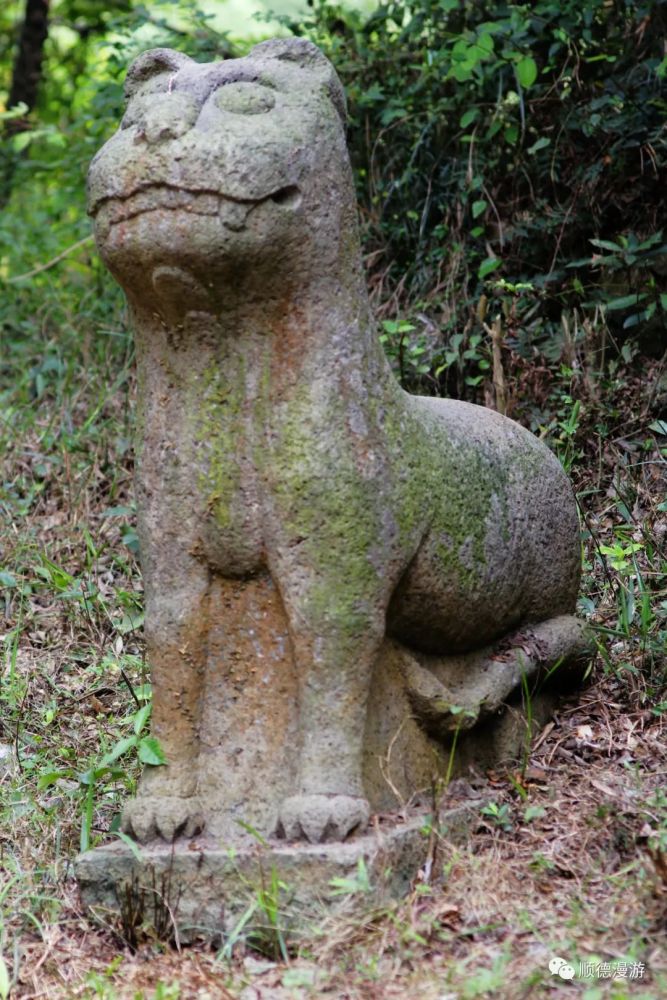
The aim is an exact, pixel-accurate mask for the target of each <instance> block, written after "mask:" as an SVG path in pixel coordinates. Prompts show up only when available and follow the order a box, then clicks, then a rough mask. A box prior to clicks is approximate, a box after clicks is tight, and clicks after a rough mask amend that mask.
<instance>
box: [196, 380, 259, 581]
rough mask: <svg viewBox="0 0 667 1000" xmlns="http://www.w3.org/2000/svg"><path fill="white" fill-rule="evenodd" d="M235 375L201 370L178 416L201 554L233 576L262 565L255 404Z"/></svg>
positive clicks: (252, 391) (251, 390)
mask: <svg viewBox="0 0 667 1000" xmlns="http://www.w3.org/2000/svg"><path fill="white" fill-rule="evenodd" d="M235 375H236V377H235V378H234V377H233V376H232V375H231V374H230V372H229V370H228V369H227V370H225V369H224V368H222V367H220V366H217V367H216V368H215V369H214V370H211V371H210V372H208V373H207V372H205V373H204V375H203V376H202V377H201V378H200V379H199V384H198V387H197V389H198V391H197V393H196V396H195V398H191V399H190V401H189V403H188V404H187V410H186V413H185V414H184V416H185V420H186V424H187V427H188V439H189V440H188V450H189V451H190V454H191V455H192V457H193V461H192V463H190V468H191V469H194V470H196V473H195V474H196V476H197V479H198V511H199V519H200V538H201V542H202V544H203V548H204V554H205V556H206V558H207V560H208V562H209V563H210V565H211V566H212V567H213V568H214V569H217V570H218V571H219V572H221V573H223V574H230V575H233V576H237V575H245V574H248V573H252V572H255V571H257V570H259V569H261V568H262V566H263V565H264V537H263V531H262V499H261V486H260V473H259V467H260V464H261V462H260V460H261V456H260V455H259V454H258V449H259V447H260V441H261V437H262V424H263V421H262V414H261V412H258V411H260V410H261V407H260V405H259V400H258V397H257V393H256V391H255V386H254V385H253V384H252V382H251V384H250V385H248V382H249V381H251V380H249V379H248V377H247V374H246V373H245V372H243V371H238V370H237V371H236V372H235Z"/></svg>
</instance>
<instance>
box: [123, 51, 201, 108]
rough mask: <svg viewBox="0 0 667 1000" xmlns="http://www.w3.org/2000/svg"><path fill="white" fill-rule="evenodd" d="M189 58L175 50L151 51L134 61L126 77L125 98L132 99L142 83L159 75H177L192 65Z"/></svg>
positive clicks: (143, 53)
mask: <svg viewBox="0 0 667 1000" xmlns="http://www.w3.org/2000/svg"><path fill="white" fill-rule="evenodd" d="M191 62H192V59H190V57H189V56H186V55H183V53H182V52H175V51H174V50H173V49H149V50H148V51H147V52H142V53H141V55H138V56H137V58H136V59H135V60H134V62H133V63H132V65H131V66H130V68H129V69H128V71H127V76H126V77H125V97H127V98H130V97H132V95H133V94H134V93H136V91H137V90H138V89H139V87H140V86H141V84H142V83H145V82H146V80H150V78H151V77H152V76H157V75H158V74H159V73H177V72H178V70H179V69H180V68H181V67H182V66H186V65H187V64H188V63H191Z"/></svg>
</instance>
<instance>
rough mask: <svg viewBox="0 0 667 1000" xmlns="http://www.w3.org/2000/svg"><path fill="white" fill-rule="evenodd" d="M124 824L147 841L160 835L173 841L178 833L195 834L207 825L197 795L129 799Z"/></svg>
mask: <svg viewBox="0 0 667 1000" xmlns="http://www.w3.org/2000/svg"><path fill="white" fill-rule="evenodd" d="M120 827H121V830H122V831H123V832H124V833H128V834H130V836H133V837H134V838H135V839H136V840H138V841H139V842H140V843H142V844H144V843H146V842H147V841H149V840H156V839H159V838H161V839H162V840H166V841H172V840H175V839H176V837H195V836H197V834H199V833H201V831H202V830H203V828H204V818H203V813H202V808H201V804H200V802H199V800H198V799H197V798H196V797H195V796H190V797H187V798H180V797H179V796H176V795H165V796H159V797H158V796H152V795H148V796H140V797H139V798H137V799H132V801H131V802H128V803H127V805H126V806H125V808H124V809H123V815H122V817H121V821H120Z"/></svg>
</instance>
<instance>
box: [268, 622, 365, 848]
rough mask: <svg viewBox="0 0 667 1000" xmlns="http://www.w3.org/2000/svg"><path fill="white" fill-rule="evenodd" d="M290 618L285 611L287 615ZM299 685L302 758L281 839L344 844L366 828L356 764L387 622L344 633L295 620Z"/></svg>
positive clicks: (332, 626)
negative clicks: (345, 840)
mask: <svg viewBox="0 0 667 1000" xmlns="http://www.w3.org/2000/svg"><path fill="white" fill-rule="evenodd" d="M288 615H289V611H288ZM289 617H290V626H291V633H292V644H293V650H294V656H295V660H296V669H297V673H298V681H299V731H300V741H301V742H300V759H299V771H298V781H297V791H296V794H294V795H292V796H290V797H289V798H287V799H286V800H285V801H284V802H283V804H282V807H281V810H280V819H279V824H278V833H279V834H280V835H282V836H284V837H286V838H287V839H288V840H294V839H302V838H306V839H307V840H309V841H311V843H317V842H319V841H322V840H343V839H344V838H345V837H347V836H348V835H349V834H351V833H353V832H355V831H361V830H363V829H364V828H365V826H366V824H367V822H368V818H369V806H368V802H367V800H366V797H365V795H364V789H363V784H362V779H361V758H362V746H363V737H364V729H365V724H366V706H367V701H368V692H369V685H370V679H371V673H372V670H373V665H374V662H375V658H376V656H377V653H378V650H379V647H380V643H381V641H382V636H383V632H384V627H383V626H384V622H382V623H381V627H378V623H377V622H375V623H374V622H372V621H367V622H366V623H365V625H364V627H363V629H362V630H361V631H356V630H355V633H354V634H350V632H349V623H348V622H341V623H340V626H339V628H336V627H335V624H334V623H332V621H331V620H330V619H329V620H327V621H326V622H324V621H320V622H313V621H310V622H307V623H306V622H304V620H303V619H301V620H297V621H294V620H293V616H292V615H289Z"/></svg>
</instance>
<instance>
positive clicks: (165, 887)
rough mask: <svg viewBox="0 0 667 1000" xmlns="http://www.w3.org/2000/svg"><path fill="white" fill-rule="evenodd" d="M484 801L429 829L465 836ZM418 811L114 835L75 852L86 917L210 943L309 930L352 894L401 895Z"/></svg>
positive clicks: (456, 839) (415, 845) (415, 856)
mask: <svg viewBox="0 0 667 1000" xmlns="http://www.w3.org/2000/svg"><path fill="white" fill-rule="evenodd" d="M482 804H483V801H482V800H481V799H471V800H466V801H465V802H464V803H462V804H457V805H456V806H453V807H452V808H449V809H447V810H446V811H445V812H443V813H441V815H440V819H439V824H438V829H439V831H440V834H441V836H442V837H444V838H445V839H446V840H447V841H448V842H450V843H452V842H453V843H462V842H464V841H465V840H466V839H467V837H468V834H469V832H470V827H471V825H472V824H473V823H474V822H475V821H476V818H477V817H478V816H479V810H480V807H481V805H482ZM429 822H430V816H429V815H428V814H426V813H421V814H418V815H414V814H413V815H412V816H411V817H410V818H408V819H406V820H405V821H403V822H396V821H395V820H394V821H393V822H388V821H383V822H378V823H377V824H376V826H375V827H374V828H373V829H372V830H371V831H370V832H368V833H366V834H365V835H364V836H362V837H355V838H353V839H352V840H350V841H348V842H344V843H324V844H298V845H294V846H292V845H289V844H285V843H283V842H281V841H272V842H271V843H267V844H266V845H265V846H264V845H261V844H259V843H258V844H257V846H256V847H252V848H241V849H236V850H235V849H228V850H226V849H224V848H223V847H221V846H220V844H219V842H216V841H215V840H214V839H212V838H205V837H201V838H196V839H194V840H177V841H175V842H174V843H173V844H166V843H155V844H150V845H148V846H142V845H130V844H128V843H125V842H122V841H117V842H115V843H111V844H106V845H104V846H102V847H98V848H95V849H94V850H92V851H87V852H86V853H85V854H81V855H80V856H79V857H78V858H77V860H76V862H75V871H76V877H77V880H78V882H79V888H80V892H81V899H82V902H83V904H84V906H85V907H86V909H87V911H88V912H89V914H90V915H91V916H93V917H94V918H96V919H98V920H100V921H102V922H103V923H105V924H107V925H109V924H111V925H112V926H113V927H114V928H116V929H117V930H119V931H120V933H121V934H122V935H123V936H124V937H125V938H126V939H127V940H130V941H131V940H132V939H133V936H135V937H136V936H137V935H138V936H141V934H143V933H146V932H148V933H151V934H154V935H155V936H157V937H159V938H161V939H167V940H170V939H177V940H178V941H180V942H188V941H193V940H195V939H204V940H210V941H213V942H216V943H218V944H219V943H222V942H224V941H225V940H227V941H229V940H230V937H231V938H233V937H234V936H240V935H241V933H242V934H243V935H244V936H248V935H250V937H252V936H253V935H255V937H258V936H259V937H260V938H263V939H264V940H266V939H267V936H272V937H273V938H274V939H275V938H277V937H278V932H279V933H280V935H282V937H283V939H289V940H290V942H292V943H293V942H295V941H298V940H303V939H306V938H309V937H310V938H312V937H313V936H315V935H317V933H318V931H319V930H320V929H321V927H322V923H323V921H324V920H325V919H326V918H327V917H329V916H333V915H335V914H336V913H337V912H340V911H341V910H343V909H344V910H345V911H346V912H348V911H349V910H350V909H351V908H352V907H353V906H354V904H355V903H357V904H359V905H360V906H363V908H364V909H371V908H374V907H377V906H382V905H385V904H387V903H389V902H390V901H391V900H395V899H400V898H401V897H403V896H405V895H406V894H407V893H408V892H409V890H410V886H411V884H412V883H413V881H414V880H415V878H416V877H417V875H418V873H419V871H420V869H422V868H423V867H424V865H425V864H426V863H427V862H428V859H429V856H430V853H431V851H432V838H429V836H428V832H425V825H426V824H428V823H429Z"/></svg>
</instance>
